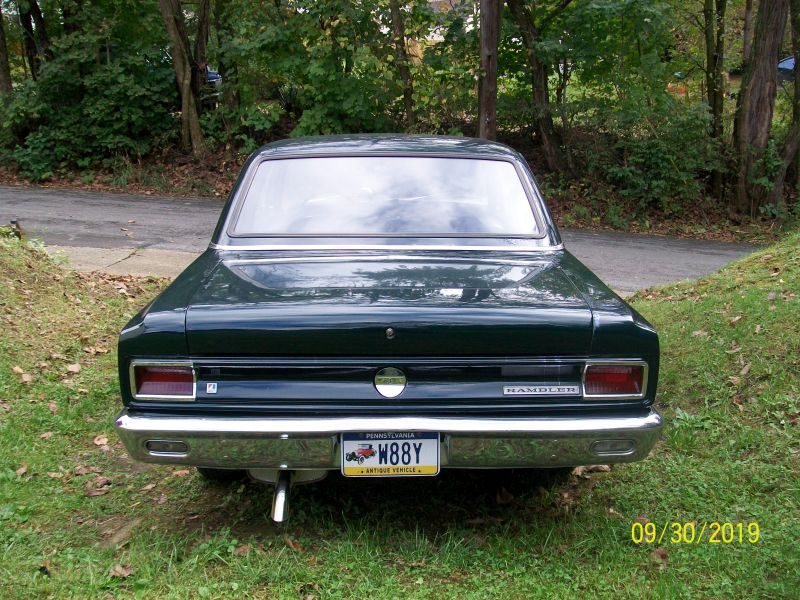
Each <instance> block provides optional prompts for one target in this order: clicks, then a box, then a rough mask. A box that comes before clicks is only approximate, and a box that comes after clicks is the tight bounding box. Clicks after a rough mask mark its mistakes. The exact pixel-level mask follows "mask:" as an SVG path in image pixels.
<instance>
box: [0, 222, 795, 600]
mask: <svg viewBox="0 0 800 600" xmlns="http://www.w3.org/2000/svg"><path fill="white" fill-rule="evenodd" d="M162 285H163V282H160V281H157V280H146V279H133V278H122V279H120V278H111V277H108V278H102V277H96V276H92V277H89V276H79V275H76V274H71V273H67V272H65V271H63V270H62V269H61V268H60V267H59V266H58V265H56V264H55V263H53V262H52V261H51V260H49V259H47V258H46V257H44V256H43V255H42V254H41V253H40V252H38V251H36V250H34V249H31V248H28V247H24V246H22V245H20V244H19V243H17V242H16V241H15V240H11V239H8V238H0V327H2V335H0V597H2V598H24V597H40V596H44V597H47V596H53V597H56V596H57V597H62V596H75V597H80V598H88V597H95V596H100V595H106V596H128V595H137V596H142V597H159V598H187V597H189V598H193V597H199V598H217V597H255V598H273V597H285V598H309V597H313V598H331V597H371V598H389V597H403V598H405V597H432V598H442V597H455V596H458V597H467V598H470V597H491V598H496V597H502V598H553V597H558V598H568V597H595V596H597V597H612V596H613V597H653V598H680V597H687V598H689V597H702V598H731V597H734V598H759V597H761V598H767V597H768V598H781V597H784V598H789V597H793V598H796V597H797V595H798V590H800V378H799V377H798V375H799V374H800V298H799V297H798V296H799V295H800V236H798V235H794V236H791V237H789V238H787V239H785V240H784V241H783V242H782V243H780V244H778V245H775V246H773V247H771V248H769V249H767V250H765V251H763V252H760V253H758V254H756V255H754V256H753V257H751V258H749V259H746V260H744V261H742V262H739V263H736V264H734V265H732V266H730V267H729V268H727V269H725V270H724V271H723V272H721V273H720V274H718V275H715V276H713V277H709V278H706V279H703V280H700V281H697V282H692V283H688V284H681V285H677V286H674V287H670V288H661V289H658V290H650V291H647V292H643V293H641V294H639V295H638V296H637V297H636V298H635V300H634V302H635V305H636V307H637V308H638V309H639V310H640V311H641V312H642V313H643V314H644V315H645V316H646V317H648V318H649V319H651V320H652V322H653V323H654V324H655V325H656V326H657V327H658V329H659V332H660V334H661V340H662V348H663V359H662V373H661V384H660V391H659V406H660V408H661V409H662V411H663V412H664V413H665V415H666V416H667V418H668V420H669V425H668V427H667V429H666V433H665V435H664V438H663V440H662V441H661V442H660V443H659V444H658V446H657V447H656V449H655V451H654V452H653V455H652V456H651V458H649V459H648V460H646V461H644V462H641V463H636V464H632V465H625V466H615V467H613V468H612V469H611V471H610V472H592V473H589V474H585V475H583V476H564V475H562V476H553V475H551V476H547V475H545V474H543V473H541V472H525V471H523V472H514V473H490V472H450V471H447V472H445V473H443V474H442V476H440V477H438V478H436V479H424V478H423V479H412V480H399V481H398V480H383V481H350V480H348V481H344V480H342V478H341V477H339V476H338V475H333V476H330V477H328V479H327V480H326V481H324V482H322V483H319V484H315V485H311V486H304V487H298V488H296V489H295V490H294V491H293V493H292V499H291V505H290V508H291V511H292V512H291V519H290V520H289V522H288V523H287V524H285V525H283V526H278V525H275V524H273V523H272V522H271V521H270V520H269V509H270V505H271V500H272V495H271V488H269V487H262V486H259V485H257V484H254V483H249V482H238V483H234V484H230V485H213V484H209V483H206V482H205V481H203V480H202V479H201V478H200V477H199V476H198V475H197V474H196V473H195V472H194V471H193V470H187V469H178V468H168V467H152V466H147V465H141V464H135V463H132V462H131V461H130V460H129V459H128V458H127V456H126V454H125V451H124V448H123V447H122V446H121V444H120V443H119V442H118V440H117V438H116V437H115V435H114V433H113V428H112V422H113V418H114V416H115V415H116V413H117V411H118V409H119V401H118V398H117V383H116V371H115V356H114V351H115V338H116V333H117V331H118V330H119V328H120V327H121V326H122V325H123V324H124V322H125V321H126V319H127V318H128V317H129V316H130V315H131V314H132V313H134V312H135V311H136V310H137V309H138V308H139V307H140V306H141V305H143V304H145V303H146V302H147V301H148V300H149V299H150V298H151V297H152V296H153V295H154V294H155V293H156V292H157V290H158V289H159V288H160V287H161V286H162ZM76 365H78V366H79V367H80V368H79V369H78V367H77V366H76ZM648 522H649V523H653V525H652V526H648V527H653V528H655V530H656V532H657V534H658V535H659V536H660V534H661V532H662V530H663V528H664V526H667V530H666V532H665V535H664V536H663V538H661V541H660V543H659V542H658V540H656V541H655V543H653V544H647V543H643V544H634V543H633V542H632V541H631V527H632V524H633V523H640V524H645V523H648ZM673 522H679V523H692V522H696V523H697V530H698V533H699V529H700V528H701V527H702V524H703V523H705V522H730V523H733V524H738V523H743V524H745V525H744V529H743V534H744V536H743V538H744V539H743V541H742V543H739V540H738V530H736V531H735V532H734V533H735V535H734V537H735V540H734V543H724V542H723V543H710V542H709V540H708V538H709V533H710V532H709V531H707V532H706V533H705V537H704V539H703V540H702V541H700V542H699V543H694V544H689V543H684V542H683V541H681V542H673V541H672V539H671V538H672V536H673V535H674V534H673V532H672V530H671V528H669V524H670V523H673ZM751 523H757V524H758V526H759V539H758V541H757V542H756V543H750V541H749V539H748V538H749V537H750V536H749V535H748V530H747V525H748V524H751ZM690 527H691V526H690ZM690 527H689V528H687V532H689V531H690ZM751 531H752V530H751Z"/></svg>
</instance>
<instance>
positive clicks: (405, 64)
mask: <svg viewBox="0 0 800 600" xmlns="http://www.w3.org/2000/svg"><path fill="white" fill-rule="evenodd" d="M495 1H496V0H495ZM389 12H390V15H391V19H392V37H393V41H394V58H395V62H396V63H397V70H398V71H399V72H400V79H402V80H403V104H404V105H405V110H406V127H407V128H408V129H413V127H414V123H415V121H416V119H415V118H414V81H413V79H412V78H411V69H410V68H409V61H408V52H407V51H406V25H405V21H404V19H403V11H402V10H400V3H399V2H398V0H389Z"/></svg>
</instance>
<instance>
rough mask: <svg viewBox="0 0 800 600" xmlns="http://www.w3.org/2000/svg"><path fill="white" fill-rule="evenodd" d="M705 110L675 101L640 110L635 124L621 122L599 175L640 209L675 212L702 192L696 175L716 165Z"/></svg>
mask: <svg viewBox="0 0 800 600" xmlns="http://www.w3.org/2000/svg"><path fill="white" fill-rule="evenodd" d="M707 132H708V121H707V113H706V111H705V107H704V106H702V105H697V106H695V107H690V108H688V109H685V108H684V107H683V106H681V105H679V104H677V103H675V104H674V105H672V106H670V107H669V108H668V109H667V110H664V111H661V112H659V111H657V110H653V111H645V110H642V111H640V115H639V122H638V123H624V124H621V127H620V131H619V132H618V133H619V139H618V141H617V143H616V144H615V145H614V151H615V152H614V155H613V156H611V157H608V158H611V159H612V160H610V161H609V162H607V163H606V164H604V165H600V169H601V172H602V174H603V175H604V176H605V177H606V178H607V179H608V180H609V182H611V183H613V184H614V185H616V186H617V187H618V188H619V190H620V193H621V194H622V196H624V197H626V198H630V199H631V200H633V201H634V202H635V205H636V206H637V207H638V208H639V210H641V211H644V210H647V209H651V208H657V209H660V210H662V211H664V212H665V213H667V214H673V213H677V212H679V211H680V208H681V205H682V203H683V202H687V201H690V200H692V199H694V198H697V196H698V195H699V194H700V193H701V190H702V185H703V183H702V181H701V180H699V179H698V177H697V175H698V173H702V172H704V171H708V170H709V169H710V168H711V167H712V166H713V165H714V164H715V163H716V159H715V152H714V150H715V148H714V145H713V144H712V142H711V141H710V139H709V138H708V134H707Z"/></svg>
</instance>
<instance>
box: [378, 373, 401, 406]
mask: <svg viewBox="0 0 800 600" xmlns="http://www.w3.org/2000/svg"><path fill="white" fill-rule="evenodd" d="M375 389H376V390H378V393H379V394H380V395H381V396H383V397H384V398H395V397H397V396H399V395H400V393H401V392H402V391H403V390H404V389H406V374H405V373H403V372H402V371H401V370H400V369H395V368H394V367H384V368H383V369H381V370H380V371H378V372H377V373H375Z"/></svg>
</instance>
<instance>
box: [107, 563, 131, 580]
mask: <svg viewBox="0 0 800 600" xmlns="http://www.w3.org/2000/svg"><path fill="white" fill-rule="evenodd" d="M131 575H133V567H131V566H130V565H114V566H113V567H111V568H110V569H109V570H108V576H109V577H117V578H119V579H126V578H127V577H130V576H131Z"/></svg>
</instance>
